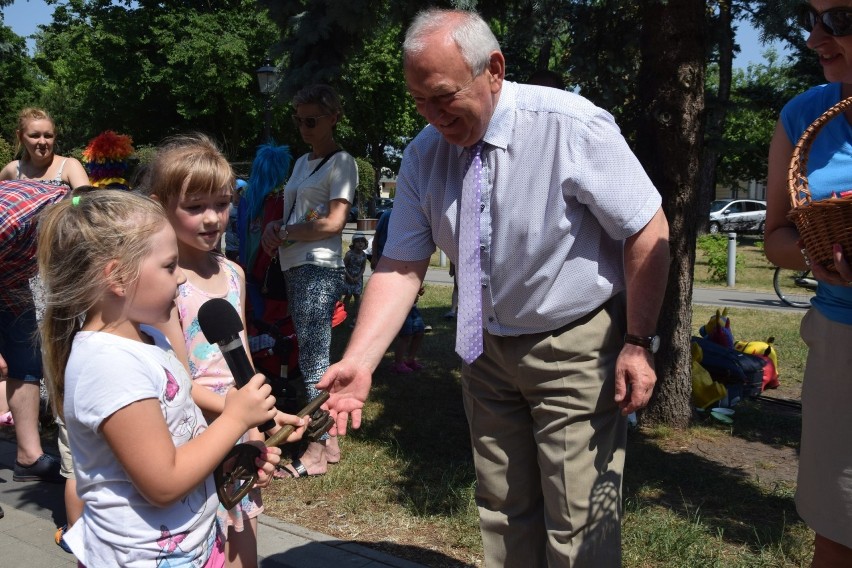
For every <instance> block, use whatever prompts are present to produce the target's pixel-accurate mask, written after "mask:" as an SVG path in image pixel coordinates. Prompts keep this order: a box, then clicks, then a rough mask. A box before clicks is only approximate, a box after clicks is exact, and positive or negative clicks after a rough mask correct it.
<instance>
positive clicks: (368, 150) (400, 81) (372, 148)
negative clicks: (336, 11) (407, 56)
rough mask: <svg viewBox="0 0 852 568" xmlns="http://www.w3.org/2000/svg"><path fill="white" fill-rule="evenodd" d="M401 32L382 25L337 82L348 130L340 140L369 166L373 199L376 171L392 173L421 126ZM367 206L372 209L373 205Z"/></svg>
mask: <svg viewBox="0 0 852 568" xmlns="http://www.w3.org/2000/svg"><path fill="white" fill-rule="evenodd" d="M401 33H402V30H401V27H400V26H399V25H395V26H387V27H385V29H384V30H383V31H382V32H381V33H377V34H376V35H374V36H373V37H371V38H369V39H368V40H367V41H366V42H365V43H364V46H363V47H362V48H361V49H360V50H359V51H358V52H357V53H355V54H353V55H352V57H350V58H349V60H348V61H347V63H346V64H345V66H344V68H343V75H342V77H341V79H342V80H341V82H340V90H341V95H342V96H343V98H344V100H345V101H346V113H347V115H348V116H349V126H350V128H349V130H348V131H347V132H343V133H342V136H343V138H344V141H345V144H346V146H347V148H349V149H350V151H353V150H354V151H355V152H356V154H357V155H359V156H366V157H367V158H368V159H369V162H370V163H371V164H372V165H373V168H374V169H375V172H374V174H373V175H372V176H371V178H372V179H373V180H374V181H373V184H372V194H373V196H374V197H378V195H379V185H378V180H380V179H381V174H380V172H381V168H383V167H391V168H393V169H394V170H396V169H398V165H399V160H400V156H401V151H402V149H403V148H404V147H405V145H406V144H407V143H408V141H409V140H410V139H411V138H412V137H413V136H414V135H415V134H416V133H417V132H418V131H419V130H420V129H421V128H423V126H425V122H424V121H423V119H422V118H421V117H420V116H419V115H418V114H417V112H416V111H415V109H414V105H413V104H412V102H411V98H410V97H409V96H408V91H407V90H406V88H405V78H404V77H403V74H402V64H401V61H402V51H401V37H400V36H401ZM368 203H369V205H370V207H371V208H372V207H373V204H374V203H375V202H374V200H372V199H370V200H368ZM370 213H371V215H372V214H373V213H374V211H371V212H370Z"/></svg>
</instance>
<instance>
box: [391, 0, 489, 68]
mask: <svg viewBox="0 0 852 568" xmlns="http://www.w3.org/2000/svg"><path fill="white" fill-rule="evenodd" d="M439 30H449V35H450V37H451V38H452V39H453V41H454V42H455V43H456V45H457V46H458V48H459V51H460V52H461V55H462V57H463V58H464V60H465V62H466V63H467V65H468V67H470V69H471V71H472V72H473V76H474V77H476V76H478V75H479V74H480V73H482V72H483V71H485V69H486V68H487V67H488V64H489V62H490V56H491V53H492V52H494V51H500V44H499V43H498V42H497V38H496V37H494V33H493V32H492V31H491V28H490V27H488V24H487V23H485V20H483V19H482V17H480V15H479V14H477V13H476V12H470V11H466V10H441V9H440V8H428V9H426V10H423V11H421V12H419V13H418V14H417V15H416V16H415V17H414V20H413V21H412V22H411V25H410V26H408V31H406V32H405V41H404V42H403V44H402V54H403V59H407V58H409V57H411V56H414V55H417V54H419V53H423V52H424V51H425V50H426V49H427V48H428V47H429V46H428V43H427V42H426V38H427V37H428V36H430V35H431V34H433V33H434V32H437V31H439Z"/></svg>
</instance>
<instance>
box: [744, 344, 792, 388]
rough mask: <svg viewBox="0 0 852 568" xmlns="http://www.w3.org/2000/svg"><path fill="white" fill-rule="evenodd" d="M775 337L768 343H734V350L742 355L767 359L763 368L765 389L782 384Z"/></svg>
mask: <svg viewBox="0 0 852 568" xmlns="http://www.w3.org/2000/svg"><path fill="white" fill-rule="evenodd" d="M774 341H775V338H774V337H770V338H769V339H767V340H766V341H737V342H736V343H734V349H736V350H737V351H740V352H742V353H748V354H750V355H756V356H758V357H763V358H765V359H766V361H767V363H766V366H765V367H764V368H763V373H764V374H763V389H764V390H766V389H775V388H778V386H779V385H780V384H781V383H780V382H779V380H778V352H777V351H776V350H775V346H774V345H773V342H774Z"/></svg>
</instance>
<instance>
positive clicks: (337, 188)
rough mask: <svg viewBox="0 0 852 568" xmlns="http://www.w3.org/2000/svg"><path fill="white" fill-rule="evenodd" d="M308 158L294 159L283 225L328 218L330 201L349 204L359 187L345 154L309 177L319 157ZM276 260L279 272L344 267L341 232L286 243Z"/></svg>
mask: <svg viewBox="0 0 852 568" xmlns="http://www.w3.org/2000/svg"><path fill="white" fill-rule="evenodd" d="M309 156H310V154H305V155H303V156H302V157H300V158H299V159H298V160H296V165H294V166H293V173H292V175H291V176H290V179H289V180H288V181H287V185H285V186H284V215H288V214H289V216H288V218H287V219H284V223H285V224H288V225H293V224H296V223H304V222H306V221H311V220H313V219H316V218H319V217H327V216H328V202H329V201H331V200H332V199H345V200H346V201H348V202H349V203H352V201H353V200H354V199H355V188H356V187H357V186H358V166H357V164H356V163H355V158H353V157H352V156H350V155H349V154H347V153H346V152H342V151H341V152H337V153H336V154H334V155H333V156H331V158H329V159H328V161H327V162H326V163H325V164H323V165H322V167H321V168H320V169H319V170H317V172H316V173H313V174H312V173H311V172H313V171H314V169H316V167H317V166H318V165H319V164H320V163H321V162H322V158H317V159H315V160H309V159H308V157H309ZM294 202H295V206H294V205H293V203H294ZM291 211H292V212H291ZM278 259H279V260H280V261H281V269H282V270H287V269H288V268H293V267H294V266H300V265H302V264H314V265H316V266H322V267H326V268H343V242H342V239H341V236H340V233H337V234H334V235H332V236H330V237H327V238H325V239H322V240H319V241H291V242H285V243H284V244H283V245H282V246H281V247H279V249H278Z"/></svg>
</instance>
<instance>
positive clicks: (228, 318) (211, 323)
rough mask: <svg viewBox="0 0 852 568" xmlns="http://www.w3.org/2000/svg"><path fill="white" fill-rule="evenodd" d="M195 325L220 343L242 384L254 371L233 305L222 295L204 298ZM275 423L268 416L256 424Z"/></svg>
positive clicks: (263, 428)
mask: <svg viewBox="0 0 852 568" xmlns="http://www.w3.org/2000/svg"><path fill="white" fill-rule="evenodd" d="M198 325H199V326H200V327H201V332H202V333H203V334H204V336H205V337H206V338H207V341H209V342H210V343H215V344H217V345H218V346H219V349H220V350H221V351H222V356H223V357H224V358H225V362H226V363H227V364H228V368H229V369H230V370H231V374H233V375H234V382H236V383H237V388H240V387H243V386H245V384H246V383H248V382H249V380H250V379H251V378H252V377H253V376H254V375H256V374H257V373H255V370H254V367H252V366H251V363H250V362H249V359H248V355H246V350H245V348H244V347H243V340H242V339H241V338H240V332H241V331H242V330H243V321H242V319H241V318H240V314H238V313H237V310H236V309H234V306H232V305H231V303H230V302H228V300H225V299H224V298H213V299H211V300H208V301H206V302H204V303H203V304H201V307H200V308H199V309H198ZM274 427H275V421H274V420H267V421H266V422H264V423H263V424H261V425H260V426H258V428H259V429H260V431H261V432H265V431H267V430H270V429H271V428H274Z"/></svg>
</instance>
